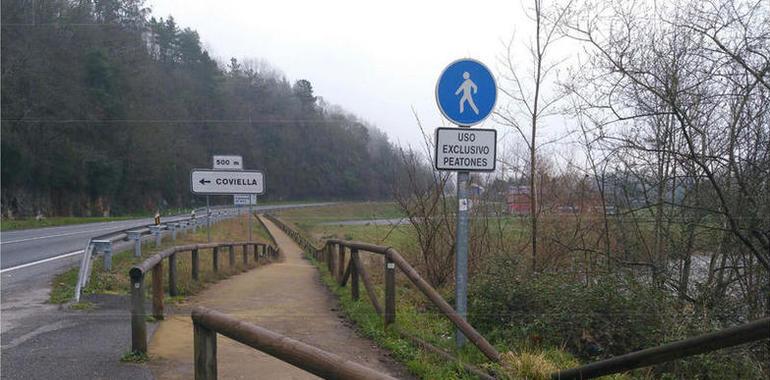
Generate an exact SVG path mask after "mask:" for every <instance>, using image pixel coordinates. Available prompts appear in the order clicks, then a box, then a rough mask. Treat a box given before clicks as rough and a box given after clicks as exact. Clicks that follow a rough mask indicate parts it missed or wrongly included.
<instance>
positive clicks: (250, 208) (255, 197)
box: [248, 194, 257, 249]
mask: <svg viewBox="0 0 770 380" xmlns="http://www.w3.org/2000/svg"><path fill="white" fill-rule="evenodd" d="M256 201H257V194H254V203H256ZM253 214H254V212H253V211H252V206H251V202H249V215H248V218H249V241H251V240H252V239H251V230H252V227H251V218H252V217H253V216H254V215H253ZM254 249H256V248H254Z"/></svg>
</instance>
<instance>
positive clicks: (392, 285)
mask: <svg viewBox="0 0 770 380" xmlns="http://www.w3.org/2000/svg"><path fill="white" fill-rule="evenodd" d="M266 217H267V218H268V219H269V220H270V221H272V222H273V223H275V224H276V225H277V226H278V227H279V228H280V229H281V230H283V231H284V232H285V233H286V234H287V235H289V236H290V237H291V238H292V239H293V240H294V241H295V242H297V244H299V245H300V247H301V248H303V249H304V250H305V252H306V253H307V254H309V255H312V256H313V258H315V259H316V260H318V261H320V262H322V263H325V264H326V266H327V268H328V270H329V273H331V274H332V276H334V277H335V279H336V281H337V282H338V283H339V284H340V285H342V286H346V285H347V282H348V281H350V292H351V296H352V297H353V299H354V300H357V299H358V298H359V296H360V295H359V293H360V290H359V277H360V279H361V281H362V282H363V283H364V288H365V290H366V294H367V296H368V298H369V300H370V301H371V303H372V305H373V307H374V309H375V311H376V312H377V314H379V315H380V316H382V318H383V321H384V324H385V327H388V326H390V325H392V324H394V323H395V322H396V268H398V269H400V270H401V273H403V274H404V275H405V276H406V277H407V278H408V279H409V281H411V282H412V284H414V285H415V286H416V287H417V289H419V290H420V291H421V292H422V293H423V294H424V295H425V296H426V297H428V299H429V300H430V301H431V302H432V303H433V304H434V305H435V306H436V307H437V308H438V309H439V310H440V311H441V313H442V314H443V315H444V316H446V317H447V318H448V319H449V320H450V321H451V322H452V323H453V324H454V325H455V326H456V327H457V328H458V329H459V330H460V331H462V333H463V334H464V335H465V336H466V337H467V338H468V340H469V341H471V342H472V343H473V344H474V345H475V346H476V347H478V349H479V350H480V351H481V352H482V353H483V354H484V355H485V356H486V357H487V358H488V359H489V360H491V361H493V362H498V361H499V360H500V354H499V353H498V352H497V350H496V349H495V348H494V347H493V346H492V345H491V344H489V342H488V341H487V340H486V339H485V338H484V337H483V336H482V335H481V334H479V333H478V332H477V331H476V329H474V328H473V326H471V325H470V324H469V323H468V322H467V321H466V320H465V319H463V318H462V317H461V316H460V315H459V314H457V312H455V310H454V309H453V308H452V306H450V305H449V303H447V302H446V301H445V300H444V298H443V297H441V295H440V294H439V293H438V292H437V291H436V290H435V289H433V287H432V286H430V284H428V282H427V281H425V280H424V279H423V278H422V276H420V274H419V273H418V272H417V271H416V270H415V269H414V268H413V267H412V266H411V265H409V263H408V262H407V261H406V260H405V259H404V258H403V257H402V256H401V254H400V253H398V251H397V250H395V249H394V248H392V247H386V246H381V245H376V244H369V243H364V242H359V241H348V240H339V239H329V240H326V242H325V244H324V246H323V247H321V248H316V247H315V246H314V245H313V244H312V243H311V242H310V241H308V240H307V239H306V238H305V237H304V236H303V235H302V234H301V233H299V232H297V231H296V230H294V229H293V228H291V227H290V226H288V225H287V224H286V223H284V222H283V221H281V220H280V219H278V218H276V217H274V216H272V215H266ZM347 251H350V260H347V266H346V265H345V264H346V256H347ZM361 252H370V253H374V254H379V255H383V256H384V257H385V266H384V272H385V302H384V305H383V304H381V303H380V301H379V299H378V297H377V293H376V292H375V289H374V285H373V283H372V280H371V276H370V275H369V273H368V272H367V270H366V267H365V266H364V265H363V264H362V263H361V258H360V253H361ZM412 338H414V337H412ZM423 343H424V342H423ZM467 369H469V370H472V371H473V370H474V369H473V368H472V367H471V368H467ZM479 375H480V374H479Z"/></svg>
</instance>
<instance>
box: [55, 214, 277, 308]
mask: <svg viewBox="0 0 770 380" xmlns="http://www.w3.org/2000/svg"><path fill="white" fill-rule="evenodd" d="M252 229H253V230H252V234H253V235H252V238H253V239H254V240H258V241H262V242H265V243H267V242H269V241H270V240H268V239H264V236H268V235H267V231H265V230H264V228H263V227H262V225H261V224H260V223H259V222H256V221H254V222H253V223H252ZM211 239H212V241H239V240H247V239H248V222H247V221H246V219H245V217H241V218H236V219H230V220H226V221H222V222H220V223H218V224H215V225H213V226H212V230H211ZM206 241H207V236H206V230H205V228H200V229H198V231H197V232H196V233H193V232H192V231H189V232H187V233H179V234H178V236H177V240H176V241H171V239H170V238H169V237H166V238H165V241H164V243H163V244H162V245H161V247H159V248H155V246H154V243H152V242H148V243H145V244H144V245H143V246H142V256H141V257H134V255H133V248H132V249H130V250H125V251H120V252H117V253H115V254H113V256H112V269H111V270H109V271H105V270H104V262H103V259H102V258H101V257H99V258H97V259H95V260H94V261H93V263H92V265H93V266H92V267H93V270H92V272H91V277H90V279H89V282H88V286H86V288H85V289H83V294H121V295H126V294H129V292H130V288H129V284H130V281H129V280H130V279H129V277H128V270H129V269H131V267H132V266H133V265H135V264H137V263H139V262H141V261H143V260H145V259H147V258H148V257H150V256H152V255H154V254H156V253H158V252H160V251H161V250H164V249H166V248H169V247H172V246H176V245H184V244H195V243H204V242H206ZM198 254H199V258H200V268H199V269H200V280H199V281H193V280H192V275H191V273H192V260H191V257H190V252H184V253H180V254H179V255H178V256H177V289H178V291H179V295H180V296H181V297H186V296H189V295H192V294H195V293H197V292H199V291H200V290H201V289H203V288H204V287H205V286H206V284H207V283H210V282H216V281H218V280H220V279H222V278H226V277H229V276H231V275H233V274H237V273H241V272H243V271H246V270H249V269H251V268H254V267H256V266H257V264H256V263H255V262H254V257H253V255H250V256H249V264H248V265H244V264H243V261H242V248H241V247H240V246H236V247H235V262H234V264H235V265H233V266H230V265H229V252H228V250H227V249H224V248H223V249H220V251H219V268H220V270H219V272H214V271H213V258H212V256H213V253H212V252H211V250H201V251H200V252H199V253H198ZM163 265H164V270H165V271H166V272H164V277H165V276H167V271H168V269H167V265H168V262H167V261H165V260H164V263H163ZM78 270H79V268H77V267H76V268H70V269H68V270H67V271H65V272H63V273H61V274H59V275H57V276H56V277H54V280H53V282H52V284H51V285H52V286H51V293H50V296H49V302H50V303H54V304H62V303H66V302H68V301H70V300H71V299H72V297H73V295H74V292H75V284H76V283H77V278H78ZM146 283H147V288H148V290H147V294H148V296H149V295H150V294H152V282H151V281H146ZM167 287H168V281H164V290H165V291H167V290H168V289H167ZM179 299H182V298H179V297H177V298H175V299H169V301H171V302H175V301H178V300H179Z"/></svg>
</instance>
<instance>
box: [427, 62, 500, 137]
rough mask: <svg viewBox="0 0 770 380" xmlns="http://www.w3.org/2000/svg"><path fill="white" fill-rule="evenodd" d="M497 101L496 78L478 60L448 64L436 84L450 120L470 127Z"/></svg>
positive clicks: (442, 109)
mask: <svg viewBox="0 0 770 380" xmlns="http://www.w3.org/2000/svg"><path fill="white" fill-rule="evenodd" d="M496 101H497V83H495V77H494V76H492V73H491V72H490V71H489V69H488V68H487V67H486V66H484V64H483V63H481V62H479V61H477V60H475V59H469V58H465V59H458V60H457V61H454V62H452V63H450V64H449V66H447V67H446V68H445V69H444V71H443V72H442V73H441V76H440V77H439V78H438V83H436V102H438V108H439V109H440V110H441V113H443V114H444V116H445V117H446V118H447V119H449V120H450V121H451V122H453V123H455V124H457V125H462V126H470V125H474V124H478V123H480V122H481V121H482V120H484V119H485V118H486V117H487V116H489V114H490V113H491V112H492V109H494V108H495V102H496Z"/></svg>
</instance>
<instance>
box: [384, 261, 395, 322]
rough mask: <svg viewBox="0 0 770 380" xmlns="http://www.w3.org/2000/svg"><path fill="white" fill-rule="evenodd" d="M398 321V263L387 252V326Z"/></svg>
mask: <svg viewBox="0 0 770 380" xmlns="http://www.w3.org/2000/svg"><path fill="white" fill-rule="evenodd" d="M395 322H396V263H394V262H393V261H392V260H391V259H390V255H388V254H385V328H387V327H388V326H390V325H391V324H392V323H395Z"/></svg>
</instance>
